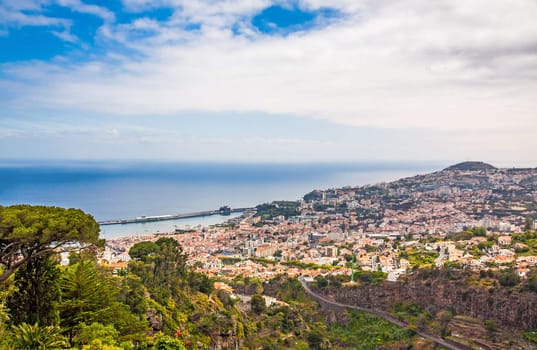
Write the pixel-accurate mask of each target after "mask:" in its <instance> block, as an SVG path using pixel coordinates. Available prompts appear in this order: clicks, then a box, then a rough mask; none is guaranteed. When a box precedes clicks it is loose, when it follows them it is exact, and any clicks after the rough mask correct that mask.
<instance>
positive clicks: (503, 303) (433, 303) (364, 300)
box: [318, 279, 537, 330]
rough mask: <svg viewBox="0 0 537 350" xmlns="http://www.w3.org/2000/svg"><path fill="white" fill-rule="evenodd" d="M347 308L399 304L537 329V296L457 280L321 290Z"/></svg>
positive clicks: (387, 306)
mask: <svg viewBox="0 0 537 350" xmlns="http://www.w3.org/2000/svg"><path fill="white" fill-rule="evenodd" d="M318 292H319V293H321V294H324V295H326V296H328V297H330V298H331V299H333V300H336V301H338V302H341V303H345V304H352V305H357V306H362V307H367V308H373V309H380V310H386V309H389V308H390V307H392V306H393V305H395V304H396V303H397V302H407V303H416V304H418V305H420V306H421V307H423V308H424V309H426V310H428V311H429V312H430V313H431V314H436V313H437V312H439V311H442V310H448V309H451V308H452V309H453V310H455V312H456V313H457V314H460V315H466V316H470V317H475V318H478V319H481V320H494V321H496V322H497V323H498V325H500V326H502V327H504V328H510V329H518V330H525V329H536V328H537V293H534V292H520V291H512V290H507V289H505V288H490V289H485V288H480V287H476V286H468V285H466V283H465V282H463V281H460V280H457V281H452V280H444V279H436V280H433V281H432V280H429V279H426V280H420V279H411V280H409V281H405V282H385V283H384V284H381V285H367V286H360V287H340V288H327V289H324V290H318Z"/></svg>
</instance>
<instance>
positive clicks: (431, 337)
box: [298, 277, 468, 350]
mask: <svg viewBox="0 0 537 350" xmlns="http://www.w3.org/2000/svg"><path fill="white" fill-rule="evenodd" d="M298 280H299V281H300V284H302V287H304V290H305V291H306V293H308V294H309V295H310V296H311V297H312V298H313V299H314V300H316V301H318V302H319V303H320V304H328V305H331V306H335V307H337V308H345V309H353V310H358V311H363V312H368V313H370V314H374V315H377V316H379V317H381V318H383V319H385V320H386V321H388V322H390V323H393V324H394V325H396V326H399V327H403V328H407V327H408V324H406V323H405V322H403V321H401V320H399V319H397V318H395V317H393V316H392V315H390V314H389V313H387V312H385V311H380V310H374V309H368V308H365V307H361V306H355V305H347V304H342V303H338V302H336V301H332V300H330V299H327V298H325V297H323V296H321V295H319V294H317V293H315V292H314V291H312V290H311V289H310V287H309V286H308V284H307V282H306V281H305V280H304V277H299V278H298ZM415 332H416V334H418V335H419V336H421V337H423V338H426V339H429V340H432V341H434V342H435V343H437V344H439V345H442V346H444V347H446V348H448V349H451V350H468V348H466V347H461V346H458V345H454V344H452V343H449V342H447V341H446V340H445V339H442V338H439V337H437V336H434V335H432V334H429V333H424V332H422V331H419V330H415Z"/></svg>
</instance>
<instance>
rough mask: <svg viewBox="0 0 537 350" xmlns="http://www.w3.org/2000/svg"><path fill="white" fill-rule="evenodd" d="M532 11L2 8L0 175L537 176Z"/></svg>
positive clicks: (325, 5)
mask: <svg viewBox="0 0 537 350" xmlns="http://www.w3.org/2000/svg"><path fill="white" fill-rule="evenodd" d="M535 18H537V4H536V3H535V1H533V0H514V1H510V2H505V1H503V0H490V1H478V0H464V1H463V0H449V1H448V0H439V1H435V2H430V1H428V0H413V1H406V2H393V1H389V0H376V1H373V0H370V1H367V0H362V1H352V2H350V1H343V0H325V1H318V0H296V1H286V0H281V1H271V0H153V1H149V0H117V1H98V0H93V1H88V0H3V1H2V2H0V106H1V107H2V108H0V158H12V159H51V158H54V159H160V160H179V161H180V160H188V161H192V160H202V161H204V160H215V161H241V162H242V161H244V162H254V161H255V162H257V161H277V162H297V161H331V160H333V161H363V160H423V161H428V160H440V161H445V160H448V161H450V160H453V161H459V160H470V159H480V160H485V161H490V162H493V163H495V164H500V165H506V166H518V165H520V166H522V165H523V166H537V156H536V154H537V143H535V142H534V141H533V140H534V139H535V135H536V133H537V115H536V112H535V111H537V51H536V50H535V47H537V23H536V21H535V20H534V19H535Z"/></svg>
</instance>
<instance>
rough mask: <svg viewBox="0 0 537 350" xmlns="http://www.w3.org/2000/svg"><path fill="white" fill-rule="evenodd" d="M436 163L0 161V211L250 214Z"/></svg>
mask: <svg viewBox="0 0 537 350" xmlns="http://www.w3.org/2000/svg"><path fill="white" fill-rule="evenodd" d="M442 168H443V165H442V164H439V163H418V162H404V163H403V162H369V163H355V164H321V163H319V164H232V163H227V164H225V163H159V162H148V161H145V162H141V161H140V162H126V161H115V162H112V161H99V162H98V161H95V162H89V161H86V162H82V161H38V162H35V161H34V162H23V161H18V162H15V161H3V162H0V205H11V204H19V203H28V204H41V205H55V206H62V207H72V208H80V209H82V210H84V211H86V212H88V213H90V214H92V215H93V216H94V217H95V218H96V219H97V220H99V221H101V220H110V219H120V218H133V217H138V216H143V215H146V216H149V215H164V214H176V213H187V212H193V211H200V210H212V209H217V208H219V207H220V206H222V205H228V206H230V207H232V208H237V207H253V206H255V205H257V204H259V203H263V202H270V201H273V200H297V199H300V198H301V197H302V196H303V195H304V194H305V193H307V192H309V191H311V190H313V189H326V188H333V187H342V186H347V185H350V186H355V185H364V184H368V183H377V182H381V181H390V180H395V179H398V178H401V177H405V176H412V175H416V174H419V173H426V172H430V171H435V170H439V169H442ZM227 218H229V217H221V216H212V217H204V218H192V219H183V220H180V221H166V222H158V223H147V224H128V225H113V226H103V227H102V231H103V236H104V237H106V238H112V237H118V236H126V235H129V234H144V233H151V232H157V231H159V232H169V231H173V228H174V227H185V226H186V225H191V226H195V225H197V224H203V225H208V224H214V223H218V222H222V221H223V220H225V219H227Z"/></svg>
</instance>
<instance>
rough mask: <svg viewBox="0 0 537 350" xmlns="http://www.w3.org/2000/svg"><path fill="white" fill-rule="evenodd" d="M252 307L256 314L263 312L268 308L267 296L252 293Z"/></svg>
mask: <svg viewBox="0 0 537 350" xmlns="http://www.w3.org/2000/svg"><path fill="white" fill-rule="evenodd" d="M250 308H251V310H252V312H253V313H255V314H260V313H262V312H263V311H265V310H266V309H267V305H266V303H265V298H263V297H262V296H261V295H259V294H255V295H252V299H250Z"/></svg>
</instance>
